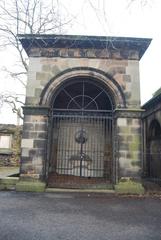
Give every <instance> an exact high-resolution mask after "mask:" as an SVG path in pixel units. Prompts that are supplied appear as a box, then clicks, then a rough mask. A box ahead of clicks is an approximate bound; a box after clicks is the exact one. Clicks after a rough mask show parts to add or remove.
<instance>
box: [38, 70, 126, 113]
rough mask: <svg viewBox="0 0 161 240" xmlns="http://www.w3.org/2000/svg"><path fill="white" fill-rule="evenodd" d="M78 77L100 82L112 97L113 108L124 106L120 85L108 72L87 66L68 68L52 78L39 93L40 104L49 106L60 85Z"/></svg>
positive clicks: (123, 96) (124, 101)
mask: <svg viewBox="0 0 161 240" xmlns="http://www.w3.org/2000/svg"><path fill="white" fill-rule="evenodd" d="M79 77H84V78H89V79H90V80H92V79H93V80H94V81H96V82H97V83H98V84H101V85H102V87H104V88H106V89H107V91H108V92H109V95H110V97H111V99H112V102H113V106H114V108H117V107H122V108H125V107H126V100H125V95H124V93H123V90H122V88H121V86H120V85H119V84H118V83H117V82H116V81H115V79H114V78H112V77H111V76H110V75H109V74H108V73H105V72H103V71H101V70H99V69H95V68H88V67H81V68H72V69H68V70H65V71H63V72H61V73H60V74H58V75H56V76H55V77H54V78H52V79H51V80H50V81H49V82H48V83H47V85H46V86H45V88H44V89H43V91H42V93H41V96H40V105H43V106H51V104H52V103H53V97H54V95H55V93H56V92H57V91H59V89H60V88H61V86H63V85H64V84H66V82H68V81H70V80H73V79H75V78H77V79H78V78H79Z"/></svg>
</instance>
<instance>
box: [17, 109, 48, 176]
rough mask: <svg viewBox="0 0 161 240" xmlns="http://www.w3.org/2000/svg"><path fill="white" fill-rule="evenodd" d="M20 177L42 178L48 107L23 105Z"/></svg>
mask: <svg viewBox="0 0 161 240" xmlns="http://www.w3.org/2000/svg"><path fill="white" fill-rule="evenodd" d="M23 110H24V124H23V134H22V142H21V169H20V178H21V179H31V180H36V179H37V180H43V177H44V166H45V160H46V155H47V154H46V149H47V127H48V108H44V107H28V106H26V107H24V108H23Z"/></svg>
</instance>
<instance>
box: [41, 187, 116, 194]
mask: <svg viewBox="0 0 161 240" xmlns="http://www.w3.org/2000/svg"><path fill="white" fill-rule="evenodd" d="M45 192H48V193H49V192H51V193H110V194H112V193H115V191H114V190H112V189H70V188H46V190H45Z"/></svg>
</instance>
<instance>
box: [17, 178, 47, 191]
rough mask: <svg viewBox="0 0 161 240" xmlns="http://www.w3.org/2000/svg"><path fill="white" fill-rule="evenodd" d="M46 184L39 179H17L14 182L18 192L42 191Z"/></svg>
mask: <svg viewBox="0 0 161 240" xmlns="http://www.w3.org/2000/svg"><path fill="white" fill-rule="evenodd" d="M45 186H46V184H45V183H43V182H39V181H19V182H18V183H17V184H16V191H18V192H44V191H45Z"/></svg>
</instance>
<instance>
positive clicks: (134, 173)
mask: <svg viewBox="0 0 161 240" xmlns="http://www.w3.org/2000/svg"><path fill="white" fill-rule="evenodd" d="M116 116H117V120H116V121H117V129H116V132H117V133H116V134H117V139H118V149H117V152H118V165H119V173H118V174H119V178H121V177H130V178H139V177H140V176H141V161H142V156H141V147H142V145H141V143H142V134H141V111H139V110H120V111H119V110H118V111H116Z"/></svg>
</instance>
